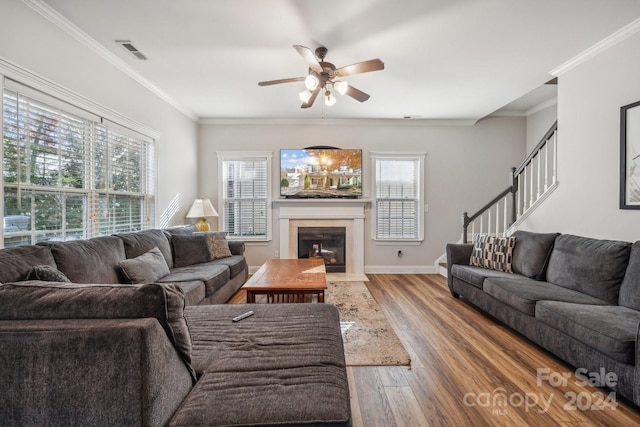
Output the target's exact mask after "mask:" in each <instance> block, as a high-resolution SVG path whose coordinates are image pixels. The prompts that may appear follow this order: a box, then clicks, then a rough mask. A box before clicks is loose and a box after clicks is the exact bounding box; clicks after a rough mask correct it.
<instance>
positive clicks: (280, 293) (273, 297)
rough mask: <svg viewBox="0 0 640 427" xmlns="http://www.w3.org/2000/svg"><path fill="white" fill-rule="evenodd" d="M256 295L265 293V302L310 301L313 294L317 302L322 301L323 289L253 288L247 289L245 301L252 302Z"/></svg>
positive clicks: (254, 300)
mask: <svg viewBox="0 0 640 427" xmlns="http://www.w3.org/2000/svg"><path fill="white" fill-rule="evenodd" d="M257 295H266V296H267V301H266V302H267V303H269V304H274V303H275V304H278V303H305V302H312V300H313V296H314V295H315V296H316V298H317V301H318V302H319V303H323V302H324V290H306V289H305V290H303V289H296V290H275V289H269V290H253V291H249V290H248V291H247V303H249V304H254V303H255V302H256V296H257Z"/></svg>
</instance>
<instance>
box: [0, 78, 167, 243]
mask: <svg viewBox="0 0 640 427" xmlns="http://www.w3.org/2000/svg"><path fill="white" fill-rule="evenodd" d="M2 124H3V126H2V128H3V165H2V166H3V199H4V217H3V219H4V224H3V238H4V241H3V244H4V246H5V247H6V246H16V245H23V244H34V243H37V242H41V241H46V240H74V239H81V238H90V237H95V236H100V235H106V234H112V233H118V232H127V231H137V230H141V229H143V228H149V227H150V226H152V225H153V224H154V215H153V212H154V195H153V181H154V162H155V155H154V143H153V140H152V139H151V138H148V137H145V136H143V135H141V134H137V133H136V132H134V131H131V130H128V129H126V128H123V127H120V126H118V125H116V124H114V123H111V122H109V121H108V120H106V119H104V118H101V117H99V116H96V115H93V114H91V113H88V112H86V111H84V110H81V109H79V108H76V107H74V106H72V105H70V104H66V103H64V102H62V101H60V100H58V99H56V98H53V97H49V96H48V95H45V94H42V93H40V92H37V91H35V90H32V89H29V88H27V87H23V86H22V85H20V84H18V83H16V82H13V81H7V84H6V86H5V88H4V89H3V109H2Z"/></svg>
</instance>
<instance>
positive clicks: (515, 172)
mask: <svg viewBox="0 0 640 427" xmlns="http://www.w3.org/2000/svg"><path fill="white" fill-rule="evenodd" d="M557 148H558V122H556V123H554V124H553V126H551V128H550V129H549V131H548V132H547V133H546V134H545V136H544V137H543V138H542V139H541V140H540V142H539V143H538V145H536V147H535V148H534V149H533V150H532V151H531V153H530V154H529V155H528V156H527V158H526V159H525V160H524V162H522V164H521V165H520V166H519V167H517V168H513V169H512V171H511V185H510V186H509V187H508V188H507V189H506V190H504V191H503V192H502V193H500V194H499V195H498V196H497V197H496V198H494V199H493V200H492V201H490V202H489V203H487V204H486V205H485V206H484V207H482V209H480V210H479V211H478V212H476V213H475V214H473V215H471V216H469V215H468V214H467V212H464V213H463V214H462V241H463V242H464V243H467V242H469V240H470V239H469V238H471V240H473V238H474V237H475V236H476V235H477V234H488V235H492V236H506V235H510V234H511V233H512V232H513V231H514V230H515V228H516V227H517V225H518V224H519V223H520V222H521V221H523V220H524V218H526V217H527V216H528V215H529V214H530V213H531V212H532V210H533V209H534V208H535V207H537V206H538V205H539V204H540V203H542V201H543V200H544V199H545V198H546V197H548V195H549V194H550V193H551V191H553V190H554V189H555V188H556V186H557V184H558V182H557V180H556V176H557V175H556V167H557V161H556V159H557Z"/></svg>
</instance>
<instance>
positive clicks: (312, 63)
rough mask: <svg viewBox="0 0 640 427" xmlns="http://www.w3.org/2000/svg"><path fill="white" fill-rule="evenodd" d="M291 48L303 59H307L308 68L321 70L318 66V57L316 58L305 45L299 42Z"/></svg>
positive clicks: (319, 71)
mask: <svg viewBox="0 0 640 427" xmlns="http://www.w3.org/2000/svg"><path fill="white" fill-rule="evenodd" d="M293 48H294V49H295V50H297V51H298V53H299V54H300V56H302V57H303V58H304V60H305V61H307V64H309V68H311V69H312V70H313V71H315V72H316V73H321V72H322V67H321V66H320V63H319V62H318V59H317V58H316V56H315V55H314V53H313V52H311V49H309V48H308V47H305V46H300V45H299V44H294V45H293Z"/></svg>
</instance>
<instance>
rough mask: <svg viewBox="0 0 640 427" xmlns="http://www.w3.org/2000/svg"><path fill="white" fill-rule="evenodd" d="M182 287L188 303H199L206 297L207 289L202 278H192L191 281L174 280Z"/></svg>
mask: <svg viewBox="0 0 640 427" xmlns="http://www.w3.org/2000/svg"><path fill="white" fill-rule="evenodd" d="M174 283H175V284H176V285H178V286H179V287H180V289H182V292H183V293H184V301H185V304H186V305H197V304H199V303H200V301H202V300H203V299H205V297H206V295H207V289H206V287H205V286H204V282H203V281H202V280H192V281H189V282H174Z"/></svg>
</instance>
